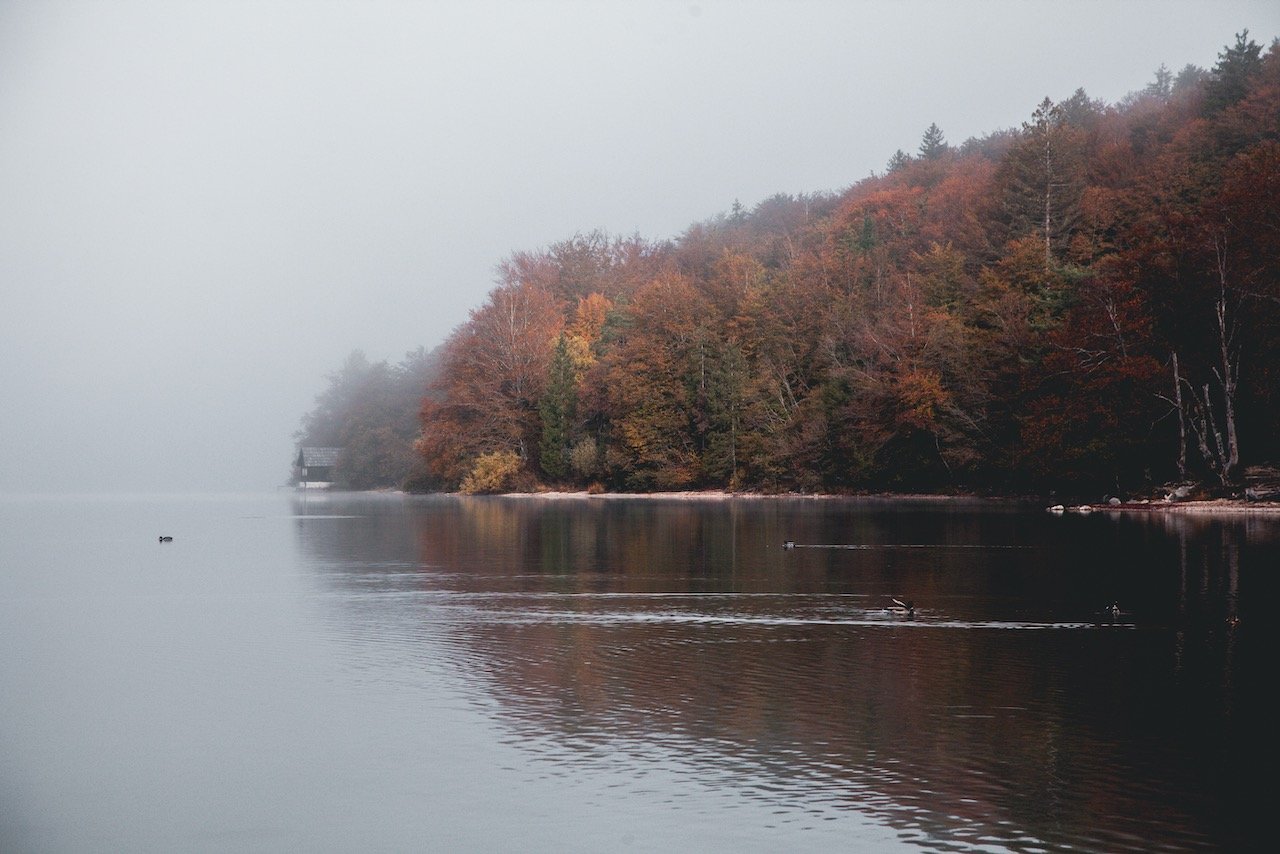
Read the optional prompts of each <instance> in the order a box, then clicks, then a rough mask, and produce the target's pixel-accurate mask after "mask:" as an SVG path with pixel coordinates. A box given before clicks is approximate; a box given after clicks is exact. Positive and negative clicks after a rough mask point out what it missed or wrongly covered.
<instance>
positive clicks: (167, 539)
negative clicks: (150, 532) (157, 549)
mask: <svg viewBox="0 0 1280 854" xmlns="http://www.w3.org/2000/svg"><path fill="white" fill-rule="evenodd" d="M160 542H162V543H172V542H173V537H165V536H161V537H160Z"/></svg>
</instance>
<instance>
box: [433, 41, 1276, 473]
mask: <svg viewBox="0 0 1280 854" xmlns="http://www.w3.org/2000/svg"><path fill="white" fill-rule="evenodd" d="M1278 271H1280V53H1278V49H1277V47H1276V45H1274V44H1273V45H1272V46H1271V48H1270V49H1269V50H1268V51H1265V52H1264V51H1263V50H1262V49H1261V48H1260V46H1259V45H1257V44H1256V43H1254V42H1252V41H1250V40H1249V39H1248V37H1247V33H1245V34H1242V35H1241V36H1240V37H1238V39H1237V41H1236V43H1235V44H1234V45H1231V46H1229V47H1227V48H1224V49H1223V51H1222V52H1221V53H1220V54H1219V61H1218V63H1217V65H1216V66H1215V67H1214V68H1213V69H1212V70H1208V71H1205V70H1201V69H1198V68H1195V67H1194V66H1188V67H1186V68H1185V69H1183V70H1182V72H1180V73H1178V74H1173V73H1171V72H1169V71H1168V70H1166V69H1164V68H1161V69H1160V70H1159V71H1158V72H1157V73H1156V76H1155V80H1154V81H1153V82H1152V83H1151V84H1150V85H1149V86H1147V87H1146V88H1145V89H1144V90H1142V91H1141V92H1137V93H1134V94H1132V95H1130V96H1129V97H1127V98H1125V99H1124V100H1123V101H1122V102H1121V103H1118V104H1113V105H1107V104H1103V103H1100V102H1098V101H1095V100H1092V99H1091V98H1089V96H1088V95H1087V94H1086V93H1085V92H1083V91H1077V92H1076V93H1075V94H1074V95H1072V96H1071V97H1069V98H1066V99H1065V100H1061V101H1057V102H1054V101H1052V100H1050V99H1048V98H1046V99H1045V100H1044V101H1043V102H1042V103H1040V104H1039V105H1035V106H1034V107H1033V109H1032V110H1031V112H1030V115H1029V117H1028V119H1027V121H1026V122H1025V123H1024V124H1022V126H1021V127H1019V128H1016V129H1010V130H1005V131H1000V132H996V133H993V134H991V135H990V136H988V137H985V138H981V139H970V140H968V141H966V142H964V143H963V144H961V145H959V146H952V145H949V144H948V143H947V141H946V139H945V136H944V133H943V131H942V130H940V129H939V128H938V127H937V126H936V125H935V126H931V127H930V128H929V129H928V130H927V131H926V132H925V133H924V136H923V139H922V141H921V143H920V145H919V148H918V151H917V152H916V153H915V154H912V155H908V154H906V153H903V152H899V153H898V154H897V155H895V156H894V158H893V159H892V161H891V162H890V163H889V164H888V167H887V169H886V172H885V173H884V174H882V175H875V176H872V177H871V178H868V179H866V180H863V181H860V182H859V183H857V184H855V185H853V186H851V187H850V188H848V189H847V190H845V191H843V192H839V193H832V194H826V195H815V196H801V197H794V196H785V195H779V196H775V197H773V198H770V199H767V200H765V201H763V202H761V203H760V204H758V205H756V206H755V207H754V208H752V209H749V210H748V209H743V208H742V207H741V206H739V205H736V204H735V206H734V208H733V210H732V211H730V212H729V213H727V214H723V215H720V216H717V217H715V218H714V219H712V220H709V221H707V222H703V223H699V224H696V225H694V226H692V227H690V228H689V229H688V230H687V231H686V232H685V233H683V234H682V235H681V236H679V237H678V238H677V239H674V240H670V241H648V240H645V239H642V238H640V237H631V238H617V237H611V236H608V235H605V234H601V233H589V234H580V235H577V236H574V237H572V238H571V239H568V240H566V241H564V242H562V243H559V244H556V245H554V246H551V247H549V248H547V249H545V250H543V251H537V252H520V253H517V254H515V255H513V256H511V257H510V258H509V259H508V260H507V261H506V262H505V263H504V265H503V266H502V275H501V279H500V282H499V284H498V285H497V286H496V287H495V288H494V289H493V290H492V292H491V293H490V294H489V296H488V300H487V302H486V303H485V304H484V305H483V306H481V307H479V308H477V309H475V310H474V311H473V312H472V313H471V317H470V319H469V320H468V321H467V322H466V323H465V324H463V325H462V326H461V327H460V328H459V329H458V330H457V331H456V332H455V333H454V334H453V335H452V337H451V338H450V339H449V340H448V341H447V342H446V344H445V345H444V347H443V350H442V354H441V360H442V361H441V365H440V373H439V376H438V378H437V381H436V383H435V385H434V391H433V394H432V396H431V397H429V398H428V399H426V400H425V402H424V403H423V406H422V410H421V436H420V438H419V439H418V440H417V444H416V448H417V450H418V452H419V453H420V454H421V459H422V461H423V463H424V464H425V466H426V469H427V470H428V471H429V472H430V474H431V476H432V478H433V483H434V484H435V485H436V486H438V487H440V488H445V489H456V488H462V489H464V490H466V491H493V490H505V489H513V488H514V489H531V488H536V487H538V486H539V485H543V486H561V487H573V488H583V487H588V488H594V489H611V490H633V491H642V490H672V489H689V488H702V487H723V488H729V489H737V490H748V489H750V490H765V491H780V490H799V491H825V492H840V491H854V490H918V489H931V490H943V491H946V490H962V489H963V490H979V491H1001V492H1007V491H1024V490H1045V489H1056V490H1059V491H1070V490H1105V491H1106V492H1108V493H1109V494H1116V493H1128V492H1137V491H1143V490H1150V489H1152V488H1153V487H1154V486H1156V485H1159V484H1163V483H1169V482H1173V481H1186V480H1196V481H1199V482H1201V483H1205V484H1209V485H1211V486H1214V487H1216V488H1218V489H1220V490H1223V491H1231V490H1233V489H1236V488H1237V487H1238V485H1239V484H1240V482H1241V477H1242V471H1243V467H1244V466H1245V465H1246V464H1249V463H1251V462H1258V461H1264V460H1274V459H1277V458H1280V348H1278V347H1277V346H1276V342H1277V340H1278V338H1277V332H1278V331H1280V281H1278V279H1277V272H1278Z"/></svg>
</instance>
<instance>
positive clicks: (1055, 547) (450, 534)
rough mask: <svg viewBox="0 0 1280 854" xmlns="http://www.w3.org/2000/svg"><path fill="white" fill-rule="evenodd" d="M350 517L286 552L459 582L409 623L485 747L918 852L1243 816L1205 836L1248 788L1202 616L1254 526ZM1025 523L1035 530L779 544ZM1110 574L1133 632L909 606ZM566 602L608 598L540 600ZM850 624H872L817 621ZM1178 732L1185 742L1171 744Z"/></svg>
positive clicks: (1231, 589) (1167, 828)
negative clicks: (786, 815) (820, 821)
mask: <svg viewBox="0 0 1280 854" xmlns="http://www.w3.org/2000/svg"><path fill="white" fill-rule="evenodd" d="M352 507H355V508H356V509H352ZM359 507H360V505H359V504H355V505H344V509H343V511H342V512H353V513H354V512H360V511H359ZM364 509H365V510H366V511H367V512H368V513H369V518H368V519H366V520H361V521H360V523H359V524H353V525H341V524H331V525H329V526H328V527H324V526H321V525H319V524H317V523H319V522H320V521H321V520H303V521H301V522H300V523H299V524H300V528H299V530H300V532H301V533H302V534H303V535H304V536H303V543H304V547H305V548H306V550H307V553H308V554H309V555H311V556H312V557H313V558H317V559H319V560H320V562H321V563H322V564H325V565H329V566H331V567H334V566H339V565H346V566H347V567H348V569H349V571H350V572H357V573H365V574H375V575H376V573H378V572H380V571H385V568H386V567H388V566H398V567H400V570H399V571H400V572H402V573H403V569H404V567H405V565H406V564H408V565H411V566H412V567H414V568H415V570H416V572H418V573H420V577H418V578H417V580H416V581H415V582H414V583H415V584H416V585H417V586H418V587H419V588H422V589H432V588H434V589H442V587H443V586H444V585H446V584H447V587H448V590H449V591H456V592H457V593H460V594H467V595H468V596H469V597H470V598H469V599H468V600H467V601H468V603H469V604H468V606H467V610H466V611H465V616H464V617H459V618H458V619H459V620H460V621H461V622H459V623H458V624H457V625H456V626H453V627H452V628H451V630H450V631H448V632H447V633H444V634H438V635H437V637H438V638H444V639H445V640H446V641H447V643H449V644H451V645H454V646H455V647H456V648H457V650H458V652H457V654H456V656H455V657H456V659H457V660H458V661H464V662H468V663H469V664H470V665H472V666H473V668H474V669H473V671H471V673H472V679H473V684H474V685H475V686H476V687H480V688H481V689H482V690H483V691H484V693H485V695H486V696H487V697H490V698H491V699H492V700H494V701H496V702H497V703H499V704H500V708H501V710H502V712H501V714H502V719H503V720H504V722H505V723H506V724H507V725H508V726H509V727H510V728H511V731H512V733H513V738H514V739H516V740H522V741H523V740H527V741H528V742H529V743H531V744H537V745H540V746H541V749H542V750H544V751H545V755H546V756H547V757H548V759H549V761H553V762H563V763H569V764H578V763H582V762H599V763H603V764H608V763H612V762H616V761H618V760H617V758H616V751H619V750H621V751H623V753H624V754H625V755H626V756H627V757H629V758H628V759H627V760H625V761H626V762H630V763H631V765H629V766H628V767H636V768H646V767H653V768H658V769H664V770H671V769H673V768H680V769H682V773H687V774H689V775H691V776H693V777H695V778H697V779H700V780H703V781H705V782H708V783H712V784H717V783H722V782H724V781H726V780H732V781H733V785H735V786H739V787H741V788H742V789H743V790H744V791H747V792H749V793H750V792H752V791H758V792H759V793H760V796H761V797H766V798H769V799H771V800H773V801H776V802H779V803H783V802H786V803H790V804H792V805H795V806H796V807H798V808H805V807H807V806H812V807H818V808H823V809H836V810H841V809H850V808H853V809H858V810H860V811H865V812H868V813H873V814H877V815H880V816H882V817H884V818H886V820H888V821H890V823H891V824H892V825H893V826H895V827H898V828H899V829H900V830H901V831H902V832H903V833H904V834H905V835H907V836H908V837H912V836H913V835H929V834H931V835H932V839H931V841H930V846H931V847H934V848H937V849H944V848H946V847H948V845H954V847H964V846H965V845H976V844H978V842H977V841H978V840H979V839H980V838H981V839H987V840H988V841H990V840H996V843H995V844H998V845H1003V846H1005V847H1006V848H1009V849H1011V850H1020V849H1027V848H1032V847H1035V844H1036V840H1039V841H1040V842H1041V843H1043V844H1044V845H1048V846H1050V847H1054V846H1063V847H1065V846H1067V845H1077V846H1081V847H1084V848H1093V849H1095V850H1120V849H1122V848H1126V847H1127V848H1132V847H1133V846H1134V843H1133V842H1132V840H1133V839H1141V840H1143V844H1144V845H1145V844H1146V843H1148V842H1152V843H1153V844H1154V843H1155V842H1157V841H1160V842H1164V843H1167V844H1169V845H1171V846H1172V847H1174V848H1178V847H1195V846H1196V845H1197V844H1200V843H1201V842H1203V841H1204V839H1206V838H1208V839H1218V838H1222V837H1223V836H1225V837H1228V838H1229V837H1230V835H1231V834H1232V833H1233V832H1241V833H1244V832H1247V827H1248V822H1247V820H1246V821H1243V822H1242V824H1241V828H1244V829H1237V831H1231V830H1229V829H1228V830H1224V829H1223V826H1222V825H1217V826H1214V822H1215V821H1220V820H1221V817H1222V816H1226V817H1227V818H1228V819H1230V818H1233V817H1240V816H1241V812H1242V810H1243V807H1242V806H1241V804H1244V803H1248V799H1247V797H1246V794H1247V792H1246V787H1247V785H1248V783H1247V782H1242V781H1241V780H1239V779H1234V778H1233V775H1232V773H1231V769H1232V768H1233V763H1235V762H1236V761H1237V759H1239V757H1242V756H1244V755H1246V753H1247V751H1251V750H1253V747H1252V746H1251V745H1250V744H1248V743H1247V742H1248V736H1249V735H1251V734H1253V733H1254V731H1253V730H1251V729H1249V728H1247V727H1245V728H1242V727H1241V725H1240V723H1239V722H1238V721H1237V722H1235V723H1234V724H1230V721H1231V716H1232V714H1233V712H1234V710H1236V709H1238V708H1239V704H1240V691H1241V688H1242V686H1241V685H1240V684H1239V681H1238V680H1237V679H1236V676H1235V674H1236V673H1237V671H1238V669H1239V667H1240V666H1241V665H1240V660H1239V658H1238V656H1236V654H1235V652H1234V650H1236V649H1237V646H1238V642H1239V640H1240V638H1241V637H1242V635H1241V632H1242V631H1244V629H1245V628H1246V623H1245V622H1242V625H1241V627H1239V628H1237V629H1236V630H1234V632H1233V631H1232V630H1230V627H1229V626H1228V624H1227V622H1226V616H1227V615H1228V614H1229V613H1230V614H1237V613H1238V614H1240V615H1242V616H1243V615H1245V614H1247V612H1248V611H1247V607H1246V605H1247V603H1248V601H1250V597H1251V595H1254V594H1255V593H1256V587H1257V581H1258V576H1259V575H1261V574H1262V573H1261V572H1260V570H1265V569H1267V568H1269V567H1270V566H1271V565H1272V564H1274V554H1275V548H1276V542H1277V540H1276V537H1275V529H1274V528H1273V527H1268V526H1267V525H1258V524H1256V522H1254V521H1253V520H1241V524H1236V523H1235V522H1234V521H1229V522H1214V521H1210V520H1203V519H1195V518H1176V517H1167V516H1152V517H1150V518H1146V517H1142V518H1137V519H1135V518H1132V517H1128V518H1124V519H1118V520H1110V519H1106V518H1103V517H1102V516H1101V515H1100V514H1097V515H1095V517H1094V518H1092V519H1088V520H1083V519H1082V520H1078V524H1076V523H1075V522H1074V521H1073V522H1072V523H1071V524H1072V525H1073V527H1064V526H1063V525H1062V520H1060V519H1058V520H1053V519H1047V520H1046V519H1043V518H1041V516H1040V515H1036V516H1027V515H1025V514H1024V515H1019V514H1006V515H1002V514H999V513H991V514H974V513H933V514H924V515H914V516H913V515H912V514H903V513H900V512H896V513H895V512H887V511H886V512H866V513H858V514H851V513H850V512H849V509H848V507H847V506H846V507H845V508H843V509H841V508H839V507H837V506H835V505H824V504H821V503H814V502H801V503H797V504H787V503H786V502H726V503H721V504H698V505H696V506H694V505H690V504H687V503H669V504H668V503H661V502H638V501H637V502H625V501H619V502H606V501H565V502H549V501H529V500H520V499H515V500H513V499H501V498H458V497H431V498H415V499H406V500H404V501H403V502H402V503H401V504H399V505H391V506H388V505H387V504H386V503H382V504H374V505H365V507H364ZM335 521H336V520H335ZM1054 537H1057V539H1054ZM1036 538H1046V539H1047V541H1048V542H1049V543H1050V547H1049V548H1046V549H1043V550H1038V551H1035V552H1032V553H1026V552H1017V551H1009V552H1000V551H997V552H989V553H988V552H979V551H973V552H970V551H961V550H957V551H955V552H947V551H945V550H940V551H919V552H916V551H893V550H891V549H886V550H883V551H876V550H866V551H856V552H847V551H846V552H842V551H820V550H812V551H809V552H807V553H806V554H804V555H803V556H797V554H788V553H785V552H784V551H783V550H782V549H781V547H780V544H781V542H782V541H783V540H784V539H794V540H796V541H797V542H801V543H838V542H858V543H871V544H875V543H886V544H893V543H901V542H906V541H909V540H911V539H914V540H915V541H916V542H937V543H962V544H963V543H977V542H994V543H1003V544H1025V543H1027V542H1028V541H1030V540H1035V539H1036ZM380 567H381V569H380ZM344 577H345V576H342V575H341V573H338V574H337V575H334V576H333V579H332V580H333V581H334V583H337V584H341V583H343V582H342V581H341V579H342V578H344ZM446 578H447V582H446V581H445V580H444V579H446ZM904 583H905V584H909V585H910V591H909V592H910V593H912V594H913V595H914V597H915V598H916V599H917V601H920V602H923V603H926V605H925V610H924V611H923V612H922V613H923V614H924V618H922V619H921V620H918V621H917V622H916V623H915V624H911V623H903V622H894V621H893V620H892V619H891V618H890V617H888V616H886V615H884V614H882V613H880V612H879V610H878V606H879V603H880V602H882V601H883V597H885V596H887V595H888V594H889V593H890V592H894V593H901V592H903V591H902V589H901V585H903V584H904ZM1116 587H1118V588H1119V589H1121V590H1122V591H1123V595H1124V603H1125V605H1126V608H1129V607H1132V608H1134V609H1135V610H1136V611H1138V612H1140V615H1141V617H1142V620H1143V622H1142V624H1141V626H1140V628H1139V629H1138V630H1129V629H1111V628H1106V627H1103V628H1099V629H1096V630H1094V629H1081V630H1041V631H1010V630H997V629H954V628H953V629H943V628H930V627H929V626H928V625H927V623H928V611H929V609H930V607H932V608H933V609H934V610H935V611H936V610H938V609H939V608H952V609H957V610H959V609H961V608H969V609H972V612H973V613H970V614H967V616H970V617H972V618H974V619H985V618H988V617H990V616H991V615H992V614H995V615H998V616H999V615H1003V614H1004V611H1002V610H1001V609H1004V610H1005V611H1008V610H1013V611H1015V612H1017V611H1018V609H1025V608H1026V607H1028V606H1027V605H1026V603H1028V602H1031V603H1034V602H1035V601H1036V600H1037V599H1038V598H1047V599H1051V600H1053V602H1054V603H1055V607H1061V608H1067V607H1076V606H1079V607H1083V606H1084V605H1088V604H1090V603H1091V604H1092V606H1094V607H1096V606H1097V605H1099V604H1100V603H1101V602H1102V601H1103V600H1102V598H1101V597H1102V596H1103V595H1104V593H1107V592H1110V591H1111V590H1112V589H1115V588H1116ZM1078 588H1082V589H1084V590H1085V591H1086V592H1085V593H1084V594H1081V593H1079V592H1077V589H1078ZM575 593H576V594H611V595H606V596H602V595H584V596H574V595H549V594H575ZM657 594H691V595H688V596H684V597H682V596H671V595H657ZM741 594H754V595H741ZM833 594H845V595H833ZM1011 600H1012V604H1011ZM1144 600H1145V601H1144ZM1064 602H1065V603H1066V604H1062V603H1064ZM940 603H945V604H940ZM1131 603H1132V604H1131ZM353 607H354V605H353ZM379 607H386V608H390V607H394V606H393V605H392V604H390V603H387V604H383V605H379ZM367 608H368V606H367V605H363V606H360V608H359V609H357V610H358V614H357V613H355V612H353V615H352V618H353V619H362V620H364V619H369V618H370V614H369V612H368V610H367ZM851 614H852V615H854V616H858V615H861V616H862V617H864V618H870V617H875V618H876V619H879V620H881V621H882V624H875V625H866V624H865V623H866V622H867V620H866V619H864V620H863V624H853V625H851V624H848V623H844V624H835V625H831V624H824V623H823V621H824V620H832V619H840V618H843V617H848V616H849V615H851ZM384 616H387V615H384ZM953 616H955V615H953ZM1054 616H1055V617H1058V616H1061V615H1060V614H1055V615H1054ZM405 618H406V616H405V615H403V614H396V615H389V616H388V619H397V620H403V619H405ZM425 618H426V617H424V616H421V615H420V616H419V619H425ZM771 620H772V621H773V622H772V623H770V622H769V621H771ZM788 621H789V622H788ZM1170 649H1173V651H1174V654H1173V655H1170ZM1253 664H1254V665H1255V666H1257V667H1261V666H1262V665H1261V664H1260V663H1259V662H1254V663H1253ZM1258 672H1263V671H1261V670H1259V671H1258ZM1232 726H1234V727H1235V730H1232ZM1215 730H1216V731H1221V733H1222V735H1221V736H1220V737H1215V736H1213V735H1209V736H1207V737H1206V736H1204V733H1205V732H1206V731H1208V732H1213V731H1215ZM1189 734H1194V737H1193V738H1191V739H1190V740H1191V742H1192V743H1195V744H1197V745H1201V746H1199V747H1197V748H1196V749H1195V750H1192V751H1184V750H1182V749H1181V747H1180V745H1181V743H1182V742H1183V741H1184V740H1186V739H1187V737H1188V735H1189ZM1215 834H1216V835H1215ZM938 840H943V841H942V842H939V841H938ZM947 840H949V842H948V841H947Z"/></svg>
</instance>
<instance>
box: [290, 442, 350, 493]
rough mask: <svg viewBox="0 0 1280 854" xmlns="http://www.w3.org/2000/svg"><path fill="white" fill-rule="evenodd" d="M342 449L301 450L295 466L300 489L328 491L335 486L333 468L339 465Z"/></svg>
mask: <svg viewBox="0 0 1280 854" xmlns="http://www.w3.org/2000/svg"><path fill="white" fill-rule="evenodd" d="M341 453H342V449H341V448H300V449H298V459H297V461H296V463H295V465H296V466H297V468H298V488H300V489H328V488H329V487H330V486H332V485H333V467H334V466H335V465H337V464H338V455H339V454H341Z"/></svg>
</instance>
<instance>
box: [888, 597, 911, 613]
mask: <svg viewBox="0 0 1280 854" xmlns="http://www.w3.org/2000/svg"><path fill="white" fill-rule="evenodd" d="M889 598H890V599H891V600H892V601H893V604H894V605H896V606H897V607H899V608H901V609H903V610H904V611H906V612H907V616H908V617H914V616H915V615H916V600H914V599H908V600H907V601H905V602H903V601H902V600H901V599H898V598H896V597H893V596H890V597H889Z"/></svg>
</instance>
